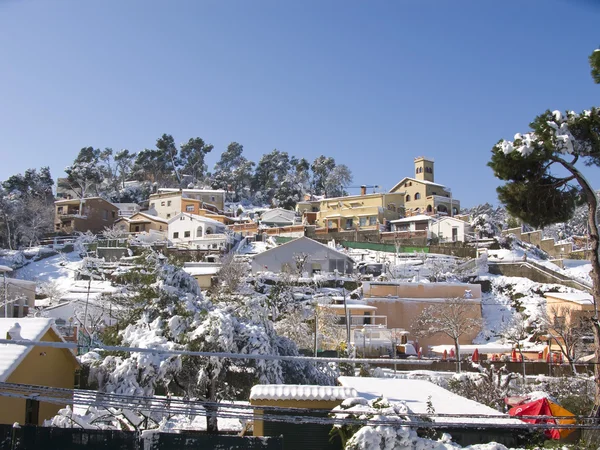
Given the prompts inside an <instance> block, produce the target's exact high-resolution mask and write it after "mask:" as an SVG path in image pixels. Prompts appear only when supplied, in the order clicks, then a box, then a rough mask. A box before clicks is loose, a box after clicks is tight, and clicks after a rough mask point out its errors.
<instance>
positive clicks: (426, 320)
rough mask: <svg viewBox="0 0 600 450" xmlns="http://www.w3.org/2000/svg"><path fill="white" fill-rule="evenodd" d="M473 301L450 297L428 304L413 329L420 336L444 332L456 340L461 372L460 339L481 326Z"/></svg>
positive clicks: (458, 366)
mask: <svg viewBox="0 0 600 450" xmlns="http://www.w3.org/2000/svg"><path fill="white" fill-rule="evenodd" d="M472 310H473V302H469V301H468V300H467V299H464V298H448V299H445V300H444V301H443V302H442V303H440V304H436V305H432V306H428V307H426V308H424V309H423V311H421V313H420V314H419V315H418V316H417V318H416V319H415V322H414V324H413V331H414V332H415V334H416V335H417V336H419V337H421V336H433V335H435V334H443V335H446V336H448V337H449V338H450V339H452V341H453V342H454V350H455V352H456V361H457V364H456V368H457V371H458V372H460V369H461V362H460V344H459V339H460V338H461V337H462V336H463V335H465V334H467V333H471V332H474V331H478V330H479V329H480V328H481V325H482V323H481V320H480V319H478V318H475V317H473V315H472V314H471V311H472Z"/></svg>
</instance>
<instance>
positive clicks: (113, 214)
mask: <svg viewBox="0 0 600 450" xmlns="http://www.w3.org/2000/svg"><path fill="white" fill-rule="evenodd" d="M115 214H116V213H115V212H114V211H112V218H113V219H114V218H115Z"/></svg>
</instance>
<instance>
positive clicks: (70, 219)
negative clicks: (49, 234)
mask: <svg viewBox="0 0 600 450" xmlns="http://www.w3.org/2000/svg"><path fill="white" fill-rule="evenodd" d="M54 207H55V214H54V231H57V232H61V233H66V234H72V233H74V232H76V231H80V232H83V233H85V232H86V231H91V232H92V233H100V232H102V231H103V230H104V228H105V227H111V226H112V225H113V224H114V223H115V221H116V220H117V219H118V217H119V208H118V206H116V205H114V204H112V203H110V202H109V201H106V200H104V199H103V198H100V197H88V198H84V199H66V200H57V201H56V202H54Z"/></svg>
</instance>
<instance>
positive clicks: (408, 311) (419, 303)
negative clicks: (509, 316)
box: [363, 281, 481, 355]
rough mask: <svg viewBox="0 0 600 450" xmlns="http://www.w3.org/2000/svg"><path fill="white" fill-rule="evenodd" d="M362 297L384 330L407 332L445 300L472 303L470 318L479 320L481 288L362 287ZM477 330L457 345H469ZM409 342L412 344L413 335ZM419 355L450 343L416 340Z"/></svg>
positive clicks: (443, 338)
mask: <svg viewBox="0 0 600 450" xmlns="http://www.w3.org/2000/svg"><path fill="white" fill-rule="evenodd" d="M363 295H364V300H366V302H367V304H369V305H373V306H375V307H377V314H378V315H383V316H387V327H388V328H390V329H391V328H399V329H404V330H408V331H411V330H412V329H413V324H414V323H415V320H416V318H417V317H418V316H419V315H420V314H421V312H422V311H423V310H424V309H425V308H427V307H429V306H432V305H436V304H440V303H443V302H444V301H446V300H447V299H449V298H465V299H466V300H467V301H468V302H472V303H473V308H472V310H471V311H470V314H471V317H473V318H476V319H481V286H480V285H478V284H466V283H402V282H376V281H367V282H364V283H363ZM478 333H479V330H475V331H473V332H471V333H469V334H465V335H464V336H463V337H462V338H461V340H460V343H461V344H471V343H472V342H473V339H474V338H475V337H476V336H477V334H478ZM409 339H411V340H414V338H413V335H412V333H411V335H410V336H409ZM418 343H419V345H418V346H419V347H422V348H423V354H425V355H426V354H427V353H428V351H427V349H428V347H431V346H434V345H444V344H448V345H449V344H453V342H452V340H451V339H450V338H449V337H447V336H445V335H441V334H437V335H434V336H431V337H426V338H420V339H418Z"/></svg>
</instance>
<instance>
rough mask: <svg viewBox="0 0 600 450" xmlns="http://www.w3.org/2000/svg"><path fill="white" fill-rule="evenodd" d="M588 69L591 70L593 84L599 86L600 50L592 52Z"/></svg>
mask: <svg viewBox="0 0 600 450" xmlns="http://www.w3.org/2000/svg"><path fill="white" fill-rule="evenodd" d="M590 67H591V68H592V78H593V79H594V82H595V83H597V84H600V48H597V49H596V50H594V51H593V52H592V54H591V55H590Z"/></svg>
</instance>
